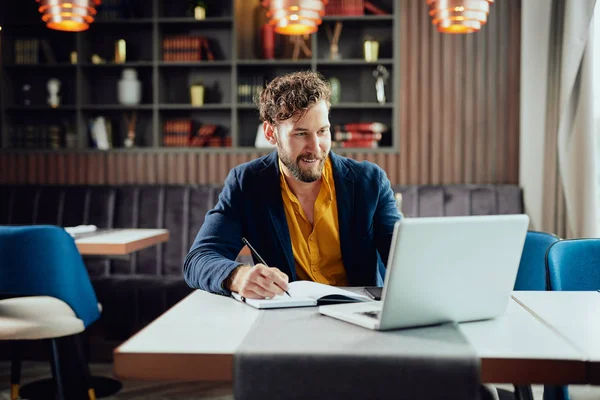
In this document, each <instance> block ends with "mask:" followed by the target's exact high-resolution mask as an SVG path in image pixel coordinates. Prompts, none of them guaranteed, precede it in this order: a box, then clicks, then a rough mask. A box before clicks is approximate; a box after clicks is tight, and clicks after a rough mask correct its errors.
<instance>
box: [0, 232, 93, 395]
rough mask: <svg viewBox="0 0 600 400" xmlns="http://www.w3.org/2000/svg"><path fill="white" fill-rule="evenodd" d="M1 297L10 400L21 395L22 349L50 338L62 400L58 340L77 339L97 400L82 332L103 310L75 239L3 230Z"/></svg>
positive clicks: (84, 373)
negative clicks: (8, 347)
mask: <svg viewBox="0 0 600 400" xmlns="http://www.w3.org/2000/svg"><path fill="white" fill-rule="evenodd" d="M0 294H1V295H2V296H3V297H4V298H5V299H4V300H0V320H1V321H2V324H0V340H11V341H14V346H13V349H14V350H15V352H14V354H13V359H12V367H11V398H18V396H19V384H20V382H19V381H20V372H21V356H20V348H21V346H23V345H24V344H25V343H26V342H27V341H28V340H40V339H49V340H50V344H51V349H52V360H51V361H52V363H51V366H52V375H53V378H54V385H55V391H56V395H57V397H58V398H59V399H64V398H65V391H66V390H67V391H68V390H69V389H70V388H68V387H65V386H64V382H63V378H64V377H63V376H62V375H61V361H60V359H61V356H59V351H58V348H59V342H58V340H59V339H61V340H63V342H61V343H64V340H66V339H73V340H74V343H75V349H74V354H75V355H76V357H77V361H78V362H77V364H78V366H80V367H81V369H82V371H80V372H81V374H82V376H81V377H82V378H83V380H84V382H83V384H84V386H85V389H87V394H88V397H89V398H90V399H92V400H93V399H95V392H94V389H93V388H92V385H91V380H90V373H89V369H88V365H87V362H86V361H85V359H84V354H83V350H82V345H81V341H80V337H79V335H78V334H79V333H81V332H83V331H84V330H85V329H86V328H87V327H88V326H90V324H92V323H93V322H94V321H96V320H97V319H98V318H99V317H100V309H99V304H98V300H97V299H96V294H95V292H94V289H93V287H92V284H91V282H90V278H89V275H88V273H87V270H86V268H85V265H84V264H83V260H82V258H81V255H80V254H79V251H78V250H77V247H76V245H75V242H74V240H73V238H72V237H71V236H70V235H69V234H68V233H67V232H65V230H64V229H62V228H59V227H56V226H8V227H7V226H3V227H0ZM7 297H8V298H7ZM23 392H25V390H23ZM50 397H51V396H50Z"/></svg>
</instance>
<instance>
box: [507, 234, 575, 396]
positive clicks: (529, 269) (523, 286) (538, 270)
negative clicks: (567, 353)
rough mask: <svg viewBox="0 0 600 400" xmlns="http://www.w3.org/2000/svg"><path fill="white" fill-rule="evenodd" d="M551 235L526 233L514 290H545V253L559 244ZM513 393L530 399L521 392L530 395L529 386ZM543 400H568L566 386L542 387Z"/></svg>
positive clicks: (518, 388) (521, 387)
mask: <svg viewBox="0 0 600 400" xmlns="http://www.w3.org/2000/svg"><path fill="white" fill-rule="evenodd" d="M559 241H560V238H559V237H558V236H556V235H554V234H552V233H547V232H538V231H528V232H527V236H526V239H525V245H524V246H523V254H522V255H521V262H520V263H519V271H518V273H517V279H516V281H515V286H514V290H546V253H547V252H548V249H549V248H550V247H551V246H552V245H554V244H555V243H557V242H559ZM515 391H517V392H521V393H518V395H519V397H520V398H523V397H525V398H532V397H530V396H529V395H527V394H524V393H523V392H529V393H531V388H530V387H529V386H517V387H515ZM544 400H569V391H568V388H567V386H550V385H545V386H544Z"/></svg>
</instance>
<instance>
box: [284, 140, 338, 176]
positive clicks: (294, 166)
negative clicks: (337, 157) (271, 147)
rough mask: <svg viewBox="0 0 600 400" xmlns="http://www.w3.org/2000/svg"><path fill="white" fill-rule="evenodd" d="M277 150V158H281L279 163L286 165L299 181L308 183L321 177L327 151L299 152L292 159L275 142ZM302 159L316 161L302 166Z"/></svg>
mask: <svg viewBox="0 0 600 400" xmlns="http://www.w3.org/2000/svg"><path fill="white" fill-rule="evenodd" d="M277 151H278V153H279V159H280V160H281V163H282V164H283V165H285V166H286V168H287V169H288V170H289V171H290V172H291V173H292V176H293V177H294V178H295V179H296V180H298V181H300V182H305V183H310V182H315V181H318V180H319V179H321V175H322V173H323V167H324V166H325V160H326V159H327V156H328V153H329V152H324V153H316V154H311V153H305V154H300V155H299V156H298V157H296V159H295V160H294V159H293V158H292V156H291V155H290V154H289V153H287V152H286V151H285V150H283V148H282V147H281V146H279V143H278V144H277ZM303 159H309V160H316V161H315V162H314V163H312V164H308V165H306V166H305V167H304V168H302V165H301V163H302V161H301V160H303Z"/></svg>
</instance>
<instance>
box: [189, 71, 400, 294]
mask: <svg viewBox="0 0 600 400" xmlns="http://www.w3.org/2000/svg"><path fill="white" fill-rule="evenodd" d="M330 96H331V90H330V88H329V86H328V84H327V82H326V81H325V80H324V79H323V78H322V76H321V75H320V74H318V73H317V72H312V71H306V72H296V73H292V74H288V75H284V76H280V77H277V78H275V79H274V80H273V81H271V82H270V83H269V84H268V85H267V87H266V88H265V89H264V90H263V91H262V93H261V95H260V99H259V109H260V118H261V120H262V121H263V128H264V132H265V138H266V139H267V141H268V142H269V143H271V144H272V145H275V146H277V151H274V152H272V153H271V154H269V155H267V156H264V157H261V158H258V159H256V160H253V161H250V162H248V163H245V164H242V165H239V166H237V167H235V168H233V169H232V170H231V171H230V173H229V175H228V176H227V179H226V180H225V185H224V188H223V190H222V192H221V194H220V196H219V200H218V203H217V205H216V206H215V208H213V209H212V210H210V211H209V212H208V213H207V215H206V219H205V221H204V224H203V225H202V228H201V229H200V232H199V233H198V236H197V237H196V240H195V241H194V244H193V245H192V247H191V249H190V251H189V253H188V255H187V256H186V259H185V263H184V267H183V270H184V276H185V280H186V282H187V283H188V285H189V286H191V287H193V288H199V289H203V290H207V291H209V292H213V293H220V294H224V295H228V294H230V292H237V293H239V294H240V295H242V296H245V297H247V298H265V297H272V296H274V295H277V294H282V293H283V290H287V284H288V282H289V281H293V280H313V281H317V282H321V283H326V284H330V285H336V286H346V285H350V286H370V285H375V284H377V271H378V266H379V263H383V265H386V263H387V257H388V252H389V249H390V242H391V238H392V232H393V229H394V224H395V223H396V221H398V220H399V219H400V213H399V211H398V208H397V207H396V202H395V199H394V194H393V191H392V189H391V185H390V182H389V180H388V178H387V176H386V174H385V172H384V171H383V170H382V169H381V168H380V167H378V166H377V165H375V164H372V163H369V162H366V161H364V162H357V161H355V160H351V159H349V158H345V157H341V156H338V155H336V154H334V153H333V152H331V151H330V149H331V132H330V122H329V108H330V102H329V99H330ZM243 237H244V238H246V239H247V240H248V241H249V243H250V244H251V245H252V247H254V249H255V250H256V251H257V252H258V254H260V256H261V257H262V258H263V260H264V261H265V262H266V263H268V266H267V265H264V264H260V263H259V264H256V265H255V266H254V267H251V266H247V265H242V264H241V263H239V262H236V261H234V260H235V259H236V257H237V255H238V253H239V251H240V250H241V248H242V247H243V243H242V238H243ZM254 259H255V260H257V258H256V257H255V258H254Z"/></svg>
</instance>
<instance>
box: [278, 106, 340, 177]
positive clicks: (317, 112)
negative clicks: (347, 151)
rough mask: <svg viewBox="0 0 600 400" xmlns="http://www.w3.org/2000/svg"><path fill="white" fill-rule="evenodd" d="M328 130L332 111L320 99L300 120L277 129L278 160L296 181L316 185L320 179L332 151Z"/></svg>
mask: <svg viewBox="0 0 600 400" xmlns="http://www.w3.org/2000/svg"><path fill="white" fill-rule="evenodd" d="M329 128H330V124H329V109H328V107H327V103H326V102H325V101H324V100H321V101H319V102H317V103H315V104H314V105H313V106H312V107H310V108H309V109H308V111H307V112H306V114H305V115H304V116H303V117H302V118H300V119H299V120H297V121H295V118H290V119H288V120H285V121H283V122H281V123H279V125H278V126H277V128H276V129H274V132H273V137H274V139H275V140H276V142H277V151H278V153H279V158H280V160H281V162H282V164H283V165H285V166H286V167H287V169H288V170H289V171H290V172H291V173H292V176H293V177H294V178H296V180H298V181H300V182H314V181H317V180H319V179H320V178H321V173H322V172H323V166H324V165H325V160H326V159H327V157H328V156H329V150H330V149H331V132H330V130H329Z"/></svg>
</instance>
